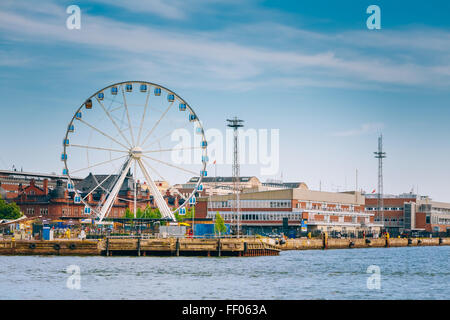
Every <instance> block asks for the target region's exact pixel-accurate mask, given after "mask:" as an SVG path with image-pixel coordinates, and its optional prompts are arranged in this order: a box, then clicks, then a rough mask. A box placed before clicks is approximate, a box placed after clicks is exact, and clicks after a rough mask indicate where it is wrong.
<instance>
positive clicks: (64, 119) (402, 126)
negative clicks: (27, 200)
mask: <svg viewBox="0 0 450 320" xmlns="http://www.w3.org/2000/svg"><path fill="white" fill-rule="evenodd" d="M72 4H76V5H78V6H80V8H81V11H82V16H81V30H68V29H67V28H66V19H67V17H68V14H67V13H66V12H65V10H66V7H67V6H69V5H72ZM371 4H377V5H379V6H380V8H381V26H382V29H381V30H368V29H367V28H366V19H367V17H368V15H367V14H366V8H367V7H368V6H369V5H371ZM448 12H450V4H449V2H448V1H427V2H424V1H378V0H373V1H372V0H371V1H318V0H316V1H234V0H228V1H225V0H209V1H206V0H197V1H189V2H187V1H178V0H170V1H168V0H166V1H162V0H148V1H138V0H130V1H120V2H119V1H113V0H94V1H75V2H72V1H70V2H69V1H40V2H39V4H37V3H36V2H32V1H28V2H27V1H9V0H6V1H5V0H4V1H2V2H1V4H0V93H1V96H2V100H1V102H0V108H1V112H2V113H1V119H2V121H1V126H0V137H1V140H0V141H1V142H0V146H1V150H2V151H1V152H0V167H2V168H10V167H11V166H12V165H13V164H14V165H15V166H16V167H18V168H20V167H23V168H24V170H26V171H38V172H52V171H54V172H60V170H61V162H60V161H59V155H60V153H61V139H62V137H63V135H64V133H65V129H66V126H67V123H68V121H69V120H70V118H71V117H72V115H73V113H74V111H75V109H76V108H77V107H78V106H79V105H80V104H81V103H82V102H83V100H84V99H85V98H86V97H88V96H90V95H91V94H93V93H94V92H95V91H96V90H98V89H100V88H102V87H105V86H107V85H109V84H111V83H114V82H119V81H125V80H130V79H136V80H138V79H139V80H147V81H151V82H156V83H160V84H162V85H164V86H167V87H169V88H171V89H173V90H174V91H175V92H177V93H178V94H179V95H180V96H182V97H183V98H185V99H186V100H187V101H188V102H189V103H190V104H191V105H192V107H193V108H194V109H195V110H196V112H197V113H198V114H199V116H200V118H201V119H202V121H203V124H204V126H205V128H206V129H208V128H219V129H221V130H225V119H226V118H227V117H231V116H234V115H237V116H239V117H240V118H242V119H245V121H246V122H245V123H246V126H247V127H249V128H256V129H258V128H266V129H271V128H274V129H280V157H281V170H280V172H279V174H278V175H276V176H273V177H261V176H260V178H261V179H262V180H265V179H266V178H279V177H280V176H281V171H282V175H283V179H284V180H285V181H305V182H306V183H307V184H308V185H309V186H310V187H311V188H313V189H318V187H319V183H321V184H322V189H323V190H331V191H336V190H338V189H339V190H341V191H342V190H343V189H345V188H347V189H351V188H354V184H355V182H354V181H355V170H356V169H358V171H359V186H360V187H362V188H363V189H365V190H366V191H369V192H370V191H371V190H372V189H374V188H375V187H376V184H377V163H376V160H375V159H374V158H373V153H372V152H373V151H375V149H376V146H377V135H378V134H379V133H380V132H382V133H383V135H384V138H385V149H386V152H387V153H388V158H387V159H386V161H385V187H384V189H385V192H387V193H401V192H409V191H410V190H411V189H412V188H413V187H414V188H415V189H417V187H418V188H419V192H420V193H421V194H426V195H430V196H431V197H432V198H434V199H436V200H442V201H450V187H449V184H448V181H450V170H449V167H448V163H449V158H450V126H449V121H450V90H449V89H450V22H449V20H448ZM217 172H218V174H221V175H230V174H231V168H230V167H229V166H225V165H224V166H220V167H218V168H217ZM241 172H242V174H245V175H259V168H258V166H255V165H246V166H243V168H242V169H241Z"/></svg>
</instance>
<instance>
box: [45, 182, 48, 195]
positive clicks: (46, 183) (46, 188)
mask: <svg viewBox="0 0 450 320" xmlns="http://www.w3.org/2000/svg"><path fill="white" fill-rule="evenodd" d="M44 193H45V195H48V179H44Z"/></svg>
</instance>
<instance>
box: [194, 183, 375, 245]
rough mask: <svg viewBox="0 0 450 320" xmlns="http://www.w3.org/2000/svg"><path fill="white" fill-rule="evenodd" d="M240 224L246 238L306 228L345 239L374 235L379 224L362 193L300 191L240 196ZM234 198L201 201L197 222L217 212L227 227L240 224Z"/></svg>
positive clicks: (302, 188) (285, 190) (304, 189)
mask: <svg viewBox="0 0 450 320" xmlns="http://www.w3.org/2000/svg"><path fill="white" fill-rule="evenodd" d="M240 199H241V200H240V208H241V217H240V223H241V227H242V231H243V233H244V234H256V233H258V234H270V233H279V232H284V233H289V234H290V235H291V236H294V235H298V234H299V233H300V230H301V226H302V224H303V226H304V227H306V231H305V233H306V232H312V233H319V232H324V231H326V232H328V233H331V234H336V233H340V234H342V235H350V234H353V235H357V234H358V233H362V232H366V234H375V233H377V234H378V233H379V232H380V227H381V224H380V223H376V222H375V221H374V215H375V214H374V213H373V212H366V211H365V210H364V206H365V198H364V196H363V195H362V194H361V193H360V192H322V191H314V190H309V189H308V188H307V186H306V185H301V187H299V188H290V189H278V190H269V191H258V192H243V193H241V195H240ZM235 201H236V200H235V196H234V195H231V194H230V195H213V196H210V197H204V198H200V199H199V200H198V202H197V205H196V218H210V219H214V218H215V215H216V213H217V212H218V213H219V214H220V215H221V216H222V217H223V218H224V220H225V222H226V223H231V224H233V223H235V222H236V221H237V216H236V213H235V212H234V208H235V207H236V204H235Z"/></svg>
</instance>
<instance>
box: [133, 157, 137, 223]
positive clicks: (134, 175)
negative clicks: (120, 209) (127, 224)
mask: <svg viewBox="0 0 450 320" xmlns="http://www.w3.org/2000/svg"><path fill="white" fill-rule="evenodd" d="M133 164H134V168H133V187H134V188H133V189H134V190H133V191H134V192H133V200H134V201H133V208H134V217H135V218H137V211H136V210H137V204H136V200H137V185H136V159H134V161H133Z"/></svg>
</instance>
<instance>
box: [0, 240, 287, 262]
mask: <svg viewBox="0 0 450 320" xmlns="http://www.w3.org/2000/svg"><path fill="white" fill-rule="evenodd" d="M280 251H281V250H280V248H278V246H276V245H273V244H271V243H269V242H268V241H265V240H263V239H257V238H239V239H236V238H221V239H196V238H195V239H192V238H153V239H141V238H113V237H112V238H106V239H102V240H98V241H93V240H84V241H80V240H73V241H70V240H53V241H25V240H20V241H0V255H62V256H66V255H67V256H68V255H80V256H82V255H84V256H95V255H97V256H99V255H103V256H208V257H210V256H219V257H220V256H239V257H240V256H242V257H247V256H269V255H279V253H280Z"/></svg>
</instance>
